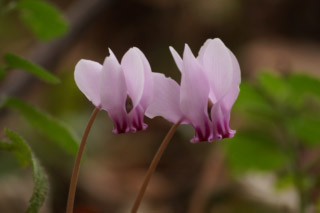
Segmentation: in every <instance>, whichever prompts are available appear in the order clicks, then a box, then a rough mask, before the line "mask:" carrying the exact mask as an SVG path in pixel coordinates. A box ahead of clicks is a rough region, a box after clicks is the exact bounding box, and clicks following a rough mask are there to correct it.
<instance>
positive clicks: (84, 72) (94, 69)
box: [74, 59, 102, 108]
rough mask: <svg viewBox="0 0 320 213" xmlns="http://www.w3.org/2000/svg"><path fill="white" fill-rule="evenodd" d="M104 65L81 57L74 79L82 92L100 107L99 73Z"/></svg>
mask: <svg viewBox="0 0 320 213" xmlns="http://www.w3.org/2000/svg"><path fill="white" fill-rule="evenodd" d="M101 69H102V65H101V64H99V63H97V62H95V61H90V60H84V59H81V60H80V61H79V62H78V63H77V65H76V67H75V71H74V79H75V82H76V84H77V86H78V88H79V89H80V90H81V92H82V93H83V94H84V95H85V96H86V97H87V98H88V99H89V101H91V102H92V103H93V105H95V106H96V107H98V108H100V104H101V102H100V93H99V74H100V72H101Z"/></svg>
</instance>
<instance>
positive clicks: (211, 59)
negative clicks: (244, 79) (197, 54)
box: [203, 39, 233, 103]
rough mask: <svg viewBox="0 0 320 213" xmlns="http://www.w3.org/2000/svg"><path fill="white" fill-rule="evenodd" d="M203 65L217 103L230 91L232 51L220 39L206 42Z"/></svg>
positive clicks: (213, 98) (212, 98) (211, 93)
mask: <svg viewBox="0 0 320 213" xmlns="http://www.w3.org/2000/svg"><path fill="white" fill-rule="evenodd" d="M203 67H204V71H205V72H206V74H207V76H208V80H209V83H210V88H211V90H210V99H211V101H212V102H213V103H216V102H217V101H219V99H221V98H222V97H223V96H224V95H225V94H226V93H227V92H228V91H229V89H230V87H231V84H232V80H233V65H232V59H231V56H230V51H229V49H228V48H227V47H226V46H225V45H224V44H223V42H222V41H221V40H220V39H213V40H210V41H209V43H208V44H206V48H205V50H204V53H203Z"/></svg>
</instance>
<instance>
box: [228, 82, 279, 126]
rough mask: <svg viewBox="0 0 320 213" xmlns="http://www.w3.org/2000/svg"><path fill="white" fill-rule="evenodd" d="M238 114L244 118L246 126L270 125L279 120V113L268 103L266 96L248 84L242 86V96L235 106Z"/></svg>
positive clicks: (244, 83) (240, 95)
mask: <svg viewBox="0 0 320 213" xmlns="http://www.w3.org/2000/svg"><path fill="white" fill-rule="evenodd" d="M234 110H235V111H238V112H237V114H239V115H240V116H244V119H246V121H247V122H246V124H250V123H253V124H254V125H255V126H256V125H257V124H261V125H270V124H271V123H274V120H275V119H276V118H277V111H276V110H275V109H274V108H273V107H272V106H271V105H270V103H268V101H267V99H266V97H265V96H264V94H262V93H261V92H260V91H258V90H257V89H256V88H255V87H254V86H252V85H250V84H249V83H247V82H243V83H242V84H241V85H240V94H239V97H238V99H237V101H236V103H235V105H234Z"/></svg>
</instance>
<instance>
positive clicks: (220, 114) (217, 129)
mask: <svg viewBox="0 0 320 213" xmlns="http://www.w3.org/2000/svg"><path fill="white" fill-rule="evenodd" d="M211 120H212V122H213V135H214V138H215V139H218V140H221V139H223V138H232V137H233V136H234V134H235V133H236V131H235V130H232V129H230V127H229V121H230V111H228V110H226V109H225V108H224V106H223V104H221V102H217V103H216V104H215V105H214V106H213V107H212V109H211Z"/></svg>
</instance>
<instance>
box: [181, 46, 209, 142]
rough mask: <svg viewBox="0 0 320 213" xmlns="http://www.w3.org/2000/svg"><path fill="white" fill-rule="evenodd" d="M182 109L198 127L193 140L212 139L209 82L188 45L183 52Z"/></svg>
mask: <svg viewBox="0 0 320 213" xmlns="http://www.w3.org/2000/svg"><path fill="white" fill-rule="evenodd" d="M182 70H183V71H182V76H181V92H180V109H181V111H182V113H183V114H184V115H185V117H186V118H187V119H188V120H189V121H190V123H191V124H192V125H193V126H194V127H195V129H196V136H195V138H193V139H192V142H198V141H203V140H210V139H209V138H210V137H211V133H210V128H209V126H210V120H209V118H208V115H207V105H208V96H209V89H210V88H209V84H208V81H207V78H206V76H205V74H204V73H203V70H202V68H201V66H200V65H199V62H198V60H197V59H196V58H195V57H194V55H193V54H192V52H191V50H190V48H189V46H188V45H186V46H185V49H184V53H183V66H182Z"/></svg>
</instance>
